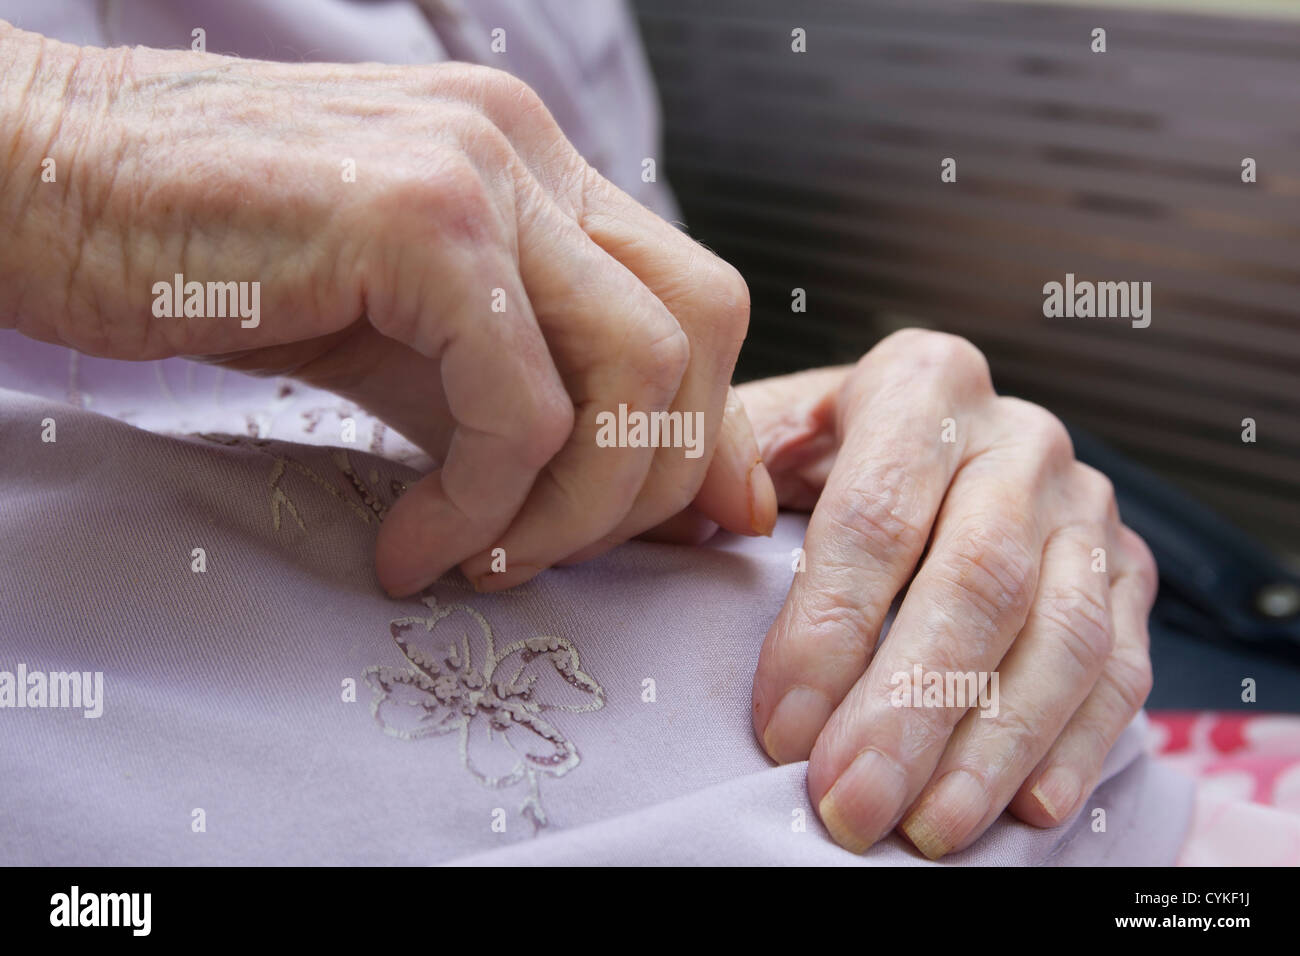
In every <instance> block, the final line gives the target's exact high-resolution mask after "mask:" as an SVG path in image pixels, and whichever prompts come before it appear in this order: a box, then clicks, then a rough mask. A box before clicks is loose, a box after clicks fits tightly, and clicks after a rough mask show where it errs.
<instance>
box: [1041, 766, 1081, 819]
mask: <svg viewBox="0 0 1300 956" xmlns="http://www.w3.org/2000/svg"><path fill="white" fill-rule="evenodd" d="M1082 790H1083V781H1082V780H1080V779H1079V775H1078V774H1077V773H1075V772H1074V771H1073V770H1071V769H1070V768H1069V767H1066V766H1064V765H1062V764H1058V765H1057V766H1055V767H1053V768H1052V769H1051V770H1049V771H1047V773H1045V774H1043V775H1042V776H1041V777H1040V778H1039V779H1038V783H1037V784H1035V786H1034V788H1033V789H1032V790H1030V791H1029V792H1030V793H1031V794H1032V795H1033V797H1034V799H1035V800H1037V801H1038V805H1039V806H1040V807H1042V808H1043V809H1044V810H1046V811H1047V815H1048V816H1049V817H1051V818H1052V819H1053V820H1055V821H1056V822H1057V823H1060V822H1061V821H1063V820H1064V819H1065V818H1066V817H1067V816H1069V815H1070V811H1071V810H1073V809H1074V805H1075V804H1076V803H1078V802H1079V794H1080V792H1081V791H1082Z"/></svg>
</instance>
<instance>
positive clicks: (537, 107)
mask: <svg viewBox="0 0 1300 956" xmlns="http://www.w3.org/2000/svg"><path fill="white" fill-rule="evenodd" d="M478 69H479V70H481V71H482V72H481V73H480V75H479V77H478V81H479V83H481V84H482V87H483V89H484V91H485V93H486V94H487V96H488V97H490V98H491V100H492V101H493V105H495V106H497V107H499V108H501V109H506V110H510V111H511V112H514V113H535V112H538V111H542V112H544V111H545V110H546V107H545V105H544V104H543V103H542V98H541V96H539V95H538V93H537V91H536V90H534V89H533V88H532V87H531V86H529V85H528V84H527V83H525V82H524V81H523V80H521V79H520V78H519V77H517V76H515V75H514V74H513V73H508V72H506V71H505V70H498V69H496V68H494V67H479V68H478Z"/></svg>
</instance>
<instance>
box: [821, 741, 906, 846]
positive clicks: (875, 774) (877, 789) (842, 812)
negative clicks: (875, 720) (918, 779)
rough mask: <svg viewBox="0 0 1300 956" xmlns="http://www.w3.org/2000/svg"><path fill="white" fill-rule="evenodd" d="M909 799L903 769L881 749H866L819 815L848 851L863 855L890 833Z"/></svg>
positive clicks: (824, 802) (844, 774) (857, 758)
mask: <svg viewBox="0 0 1300 956" xmlns="http://www.w3.org/2000/svg"><path fill="white" fill-rule="evenodd" d="M906 798H907V780H906V779H905V778H904V777H903V771H902V769H901V768H900V767H899V766H898V764H896V763H895V762H894V761H892V760H890V759H889V758H888V757H886V756H885V755H884V754H882V753H881V752H880V751H878V750H874V749H869V750H864V751H862V753H860V754H858V755H857V756H856V757H855V758H853V763H851V764H849V766H848V769H847V770H845V771H844V772H843V773H842V774H840V776H839V779H837V780H836V781H835V785H834V786H832V787H831V789H830V791H829V792H828V793H827V794H826V796H824V797H822V802H821V803H819V804H818V805H817V814H818V815H819V816H820V817H821V818H822V823H823V824H825V826H826V829H827V830H829V831H830V834H831V837H832V838H833V839H834V840H835V842H836V843H838V844H839V845H840V846H842V847H844V849H846V850H849V851H851V852H853V853H863V852H865V851H866V850H867V849H868V848H869V847H871V845H872V844H874V843H875V842H876V841H877V840H879V839H880V838H881V837H883V836H884V835H885V834H886V833H888V832H889V828H890V827H891V826H893V824H894V817H895V816H896V815H897V814H898V811H899V809H900V808H901V807H902V805H903V801H904V800H905V799H906Z"/></svg>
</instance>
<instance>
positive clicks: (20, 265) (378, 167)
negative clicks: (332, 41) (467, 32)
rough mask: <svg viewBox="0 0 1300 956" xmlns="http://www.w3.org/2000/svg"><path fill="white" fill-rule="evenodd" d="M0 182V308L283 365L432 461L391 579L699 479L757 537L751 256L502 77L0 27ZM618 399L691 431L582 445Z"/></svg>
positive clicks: (254, 364)
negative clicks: (715, 246)
mask: <svg viewBox="0 0 1300 956" xmlns="http://www.w3.org/2000/svg"><path fill="white" fill-rule="evenodd" d="M51 164H52V165H51ZM0 186H2V187H3V191H2V192H0V213H2V214H3V216H2V218H3V221H4V223H5V228H6V230H7V232H8V235H7V236H6V238H5V241H4V243H3V246H2V247H0V327H6V326H7V327H16V328H18V329H19V330H21V331H23V332H26V333H27V334H29V335H32V336H33V337H36V338H41V339H44V340H46V341H51V342H58V343H62V344H64V345H68V346H71V347H73V348H76V349H79V350H81V351H84V352H88V353H91V354H94V355H101V356H108V357H113V358H121V359H157V358H162V357H165V356H169V355H176V354H189V355H201V356H206V357H208V358H209V359H213V360H217V361H221V362H223V363H225V364H227V365H229V366H231V367H234V368H238V369H241V370H245V371H253V372H262V373H275V374H291V375H295V376H297V377H300V378H302V379H304V380H306V381H308V382H310V383H312V384H315V385H320V386H322V387H326V388H330V389H332V390H334V391H336V392H338V393H340V394H343V395H346V396H347V397H349V398H352V399H353V400H355V401H357V402H359V403H360V404H361V405H363V406H364V407H366V408H368V409H369V410H370V411H372V412H374V413H375V414H377V415H378V416H379V417H380V418H382V419H384V420H385V421H387V422H388V423H389V424H390V425H392V426H393V427H394V428H396V429H397V430H398V431H400V432H402V433H403V434H405V435H406V436H407V437H409V438H411V439H412V440H413V441H415V442H416V443H417V444H419V445H421V446H422V447H423V448H425V449H426V450H427V451H428V452H429V453H430V454H431V455H432V456H433V457H434V458H436V459H438V460H439V461H440V462H441V463H442V464H441V467H440V469H439V470H437V471H436V472H434V473H433V474H431V475H429V476H428V477H426V478H425V479H424V480H422V481H421V482H419V483H418V484H416V485H415V486H414V487H413V488H412V489H411V491H410V492H409V493H408V494H406V495H405V496H404V497H403V498H402V499H401V500H400V501H399V502H398V503H397V504H396V505H395V506H394V508H393V509H392V512H391V514H390V516H389V517H388V519H387V520H386V521H385V523H384V525H383V528H382V531H381V533H380V537H379V542H378V554H377V567H378V572H379V577H380V580H381V582H382V583H383V584H384V585H385V587H387V588H388V589H389V590H390V591H391V592H393V593H394V594H409V593H412V592H415V591H418V590H420V589H421V588H423V587H424V586H426V585H427V584H429V583H430V582H432V581H433V580H434V579H435V578H437V577H438V576H439V575H441V574H442V573H443V572H444V571H446V570H448V569H449V568H451V567H454V566H455V565H457V564H462V567H463V570H464V571H465V572H466V574H467V575H468V576H469V577H470V578H471V579H473V580H474V581H476V583H478V584H480V585H481V586H483V587H485V588H501V587H507V586H510V585H514V584H518V583H520V582H522V581H524V580H526V579H528V578H529V577H531V576H532V575H534V574H535V573H537V571H539V570H540V569H542V568H545V567H548V566H550V565H552V564H554V563H556V562H558V561H560V560H562V559H565V558H568V557H570V556H573V555H575V554H576V553H580V554H581V555H582V556H590V555H592V554H594V553H597V552H598V551H600V550H602V549H604V548H607V547H610V546H612V545H613V544H616V543H618V542H619V541H622V540H625V539H627V538H629V537H632V536H633V535H636V534H638V533H640V532H642V531H644V530H646V529H647V528H651V527H652V526H654V525H656V524H658V523H659V522H661V521H663V520H664V519H665V518H666V517H668V516H670V515H672V514H674V513H676V512H678V511H680V510H681V508H683V507H684V506H685V505H686V504H688V503H689V502H690V501H691V500H692V499H697V500H699V501H702V502H704V505H702V507H704V508H705V510H706V511H708V513H709V516H710V517H711V518H713V519H714V520H716V521H718V522H720V523H721V524H722V525H724V526H725V527H728V528H730V529H732V530H735V531H739V532H743V533H751V534H752V533H764V532H767V531H769V530H770V526H771V522H772V521H773V520H774V519H775V511H776V505H775V497H774V495H773V493H772V486H771V482H770V480H769V479H768V477H767V474H766V472H765V471H764V469H763V467H762V465H761V464H756V463H757V462H758V461H759V455H758V449H757V446H756V445H755V443H754V439H753V435H752V432H751V431H750V428H749V425H748V422H747V421H746V420H745V416H744V412H743V410H742V409H741V408H740V406H739V405H736V404H735V403H729V402H728V400H727V398H728V384H729V380H730V377H731V371H732V368H733V365H734V363H735V359H736V355H737V353H738V351H739V349H740V344H741V342H742V340H743V338H744V335H745V330H746V326H747V322H748V310H749V301H748V294H747V290H746V288H745V284H744V282H743V281H742V280H741V279H740V277H739V276H738V274H737V273H736V271H735V270H734V269H732V268H731V267H730V266H728V265H727V264H726V263H724V262H722V261H721V260H720V259H718V258H717V257H715V256H713V255H712V254H711V253H709V252H708V251H707V250H705V249H704V248H703V247H701V246H699V245H698V244H697V243H695V242H693V241H692V240H690V239H689V238H687V237H686V236H684V235H683V234H682V233H680V232H679V231H678V230H676V229H674V228H673V227H672V226H671V225H669V224H668V223H666V222H664V221H663V220H661V219H659V218H658V217H657V216H655V215H653V214H652V213H651V212H649V211H648V210H647V209H645V208H644V207H642V206H641V205H639V204H638V203H636V202H635V201H634V200H632V199H631V198H630V197H628V196H627V195H625V194H624V193H622V192H620V191H619V190H618V189H617V188H615V187H614V186H612V185H611V184H610V183H609V182H608V181H606V180H605V179H603V178H602V177H601V176H599V175H598V174H597V173H596V172H595V171H594V170H593V169H592V168H591V167H590V166H588V164H587V163H586V162H585V161H584V160H583V159H582V157H581V156H579V155H578V154H577V153H576V152H575V151H574V149H573V147H572V146H571V145H570V144H569V142H568V141H567V140H566V138H565V137H564V135H563V134H562V133H561V131H560V129H559V128H558V126H557V125H556V123H555V121H554V120H553V119H552V118H551V115H550V113H549V112H548V111H547V109H546V108H545V106H544V105H543V104H542V103H541V101H540V100H539V99H538V98H537V96H536V95H535V94H534V93H533V92H532V91H531V90H530V89H529V88H528V87H527V86H526V85H525V84H523V83H522V82H520V81H519V80H516V79H514V78H512V77H511V76H509V75H507V74H505V73H502V72H499V71H496V70H491V69H486V68H482V67H472V66H465V65H460V64H446V65H437V66H428V67H386V66H377V65H365V64H362V65H333V64H279V63H268V62H258V61H249V60H240V59H236V58H232V57H222V56H216V55H209V54H202V53H190V52H164V51H158V50H149V49H144V48H137V49H134V50H126V49H118V50H95V49H89V48H84V49H83V48H78V47H71V46H67V45H65V44H61V43H54V42H50V41H47V40H44V39H43V38H41V37H39V36H36V35H34V34H30V33H23V32H22V31H18V30H15V29H13V28H12V27H10V26H8V25H6V24H3V23H0ZM178 276H179V277H180V278H179V279H177V278H176V277H178ZM174 281H175V282H176V284H177V285H179V286H180V287H181V288H182V289H183V290H184V298H185V300H186V303H187V304H186V306H185V309H186V310H187V313H188V310H189V305H188V302H189V299H190V296H189V286H188V284H189V283H191V282H197V283H200V284H202V285H203V286H207V285H208V284H209V283H212V284H215V283H221V284H222V285H223V286H225V284H227V283H231V284H234V283H252V282H257V283H258V286H257V288H258V290H259V291H258V294H259V296H260V298H259V300H258V301H259V306H258V309H257V315H256V316H252V314H251V309H250V314H249V315H244V314H243V313H241V314H238V315H233V316H232V315H229V314H227V312H226V311H222V312H221V316H222V317H214V316H209V315H205V314H202V306H203V303H204V299H203V296H202V294H200V296H199V299H198V300H197V301H196V304H197V305H198V306H199V308H197V309H196V310H195V311H198V312H200V314H198V315H195V314H182V315H175V314H173V313H174V311H175V308H174V306H175V304H176V302H178V301H179V299H180V296H179V294H178V295H176V296H173V295H172V293H171V292H170V291H169V290H170V289H171V288H172V284H173V282H174ZM160 285H161V286H162V287H165V288H164V291H163V293H162V294H161V298H160V294H159V292H158V291H157V288H158V287H159V286H160ZM231 288H233V285H232V286H231ZM248 288H249V289H250V290H251V288H252V286H251V285H249V286H248ZM201 291H202V290H201V289H200V292H201ZM248 299H249V302H250V303H251V300H252V293H251V291H250V292H249V294H248ZM174 300H175V301H174ZM160 302H161V305H162V308H161V309H160V308H159V304H160ZM207 302H208V303H211V302H212V293H211V292H210V291H209V292H208V299H207ZM620 405H626V406H628V408H630V409H634V410H637V411H641V412H646V413H653V412H660V411H673V412H681V413H683V414H684V415H692V416H694V415H695V414H696V413H702V414H703V419H702V422H703V429H702V430H703V434H702V435H697V436H694V437H695V438H697V439H698V445H699V448H698V451H699V454H698V455H694V454H693V455H687V454H685V453H684V450H683V449H682V448H680V447H677V448H662V447H660V448H656V447H618V448H609V447H600V446H598V443H597V440H596V437H597V426H598V422H597V416H598V415H599V414H600V413H601V412H610V413H617V411H618V409H619V406H620ZM725 409H730V412H729V414H726V415H725V416H724V410H725ZM694 420H695V419H694V418H693V419H692V421H694ZM715 449H716V450H717V454H716V455H715V454H714V451H715ZM710 465H711V467H710ZM706 472H707V477H706ZM496 548H502V549H504V552H505V556H506V561H507V563H506V570H505V572H504V573H492V572H493V571H499V570H500V569H499V568H492V567H491V562H492V552H493V551H494V550H495V549H496Z"/></svg>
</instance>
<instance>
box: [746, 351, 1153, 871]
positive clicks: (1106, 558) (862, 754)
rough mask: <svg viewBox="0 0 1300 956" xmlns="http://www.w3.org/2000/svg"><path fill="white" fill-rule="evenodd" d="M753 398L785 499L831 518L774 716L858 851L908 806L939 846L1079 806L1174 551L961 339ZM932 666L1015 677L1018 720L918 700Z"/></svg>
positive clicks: (1138, 678) (846, 841)
mask: <svg viewBox="0 0 1300 956" xmlns="http://www.w3.org/2000/svg"><path fill="white" fill-rule="evenodd" d="M738 391H739V392H740V394H741V397H742V399H743V401H744V402H745V404H746V407H747V408H748V411H749V415H750V418H751V420H752V421H753V422H754V426H755V430H756V433H757V435H758V438H759V443H760V445H761V446H762V448H763V452H764V458H765V460H766V462H767V464H768V467H769V469H770V471H771V473H772V476H773V479H774V481H775V483H776V487H777V492H778V495H779V497H780V500H781V503H782V505H783V506H786V507H794V508H804V509H809V508H810V509H811V510H812V517H811V519H810V522H809V525H808V530H807V536H806V539H805V544H804V547H805V552H806V570H805V571H803V572H802V573H797V574H796V575H795V580H794V584H793V586H792V587H791V589H790V593H789V596H788V597H787V599H786V602H785V605H784V607H783V608H782V610H781V613H780V615H779V617H778V619H777V621H776V623H775V624H774V625H773V626H772V629H771V630H770V631H769V632H768V635H767V640H766V642H765V643H764V645H763V649H762V653H761V655H760V658H759V664H758V672H757V675H756V676H755V678H754V699H753V705H754V713H753V720H754V729H755V732H756V733H757V734H758V736H759V738H760V739H761V740H762V741H763V744H764V746H765V748H766V749H767V751H768V753H769V754H771V756H772V757H773V758H774V759H776V760H777V761H779V762H782V763H784V762H789V761H796V760H803V759H805V758H806V759H808V760H809V766H808V790H809V793H810V795H811V797H812V800H813V803H814V805H815V806H817V807H818V812H819V813H820V815H821V818H822V821H823V822H824V823H825V824H826V827H827V829H828V830H829V831H830V833H831V835H832V836H833V837H834V838H835V840H836V841H838V842H839V843H840V844H842V845H843V846H845V847H847V848H849V849H851V850H854V851H857V852H860V851H863V850H865V849H867V848H868V847H870V846H871V845H872V844H873V843H875V842H876V841H877V840H879V839H881V838H882V837H884V836H885V835H887V834H888V833H889V832H890V831H891V830H893V828H894V827H895V826H897V825H899V824H900V821H901V828H902V831H903V833H904V834H906V835H907V837H908V838H909V839H910V840H911V841H912V842H913V843H914V844H915V845H916V846H917V848H918V849H920V850H921V851H922V852H924V853H925V854H926V855H927V856H929V857H931V858H937V857H940V856H943V855H944V854H947V853H950V852H952V851H954V850H960V849H962V848H964V847H966V846H967V845H969V844H970V843H972V842H973V841H974V840H975V839H976V838H977V837H978V836H979V835H980V834H981V833H983V832H984V830H985V829H986V828H987V827H988V826H989V824H991V823H992V822H993V821H994V820H995V819H996V818H997V817H998V815H999V814H1000V813H1001V812H1002V811H1003V809H1004V808H1008V807H1009V808H1010V810H1011V812H1012V813H1014V814H1015V815H1016V816H1017V817H1019V818H1020V819H1022V820H1024V821H1026V822H1028V823H1031V824H1034V825H1036V826H1052V825H1054V824H1056V823H1059V822H1061V821H1063V820H1064V819H1066V818H1067V817H1069V816H1070V815H1071V814H1072V813H1073V812H1074V811H1075V810H1076V809H1077V808H1078V807H1079V806H1080V804H1081V803H1082V801H1083V799H1084V797H1085V795H1086V794H1087V793H1089V792H1090V791H1091V789H1092V788H1093V787H1094V786H1095V784H1096V783H1097V780H1098V777H1099V775H1100V772H1101V766H1102V760H1103V758H1104V757H1105V755H1106V753H1107V752H1108V751H1109V749H1110V747H1111V745H1112V744H1113V743H1114V741H1115V739H1116V737H1117V736H1118V735H1119V733H1120V732H1121V730H1123V728H1124V727H1125V726H1126V725H1127V724H1128V723H1129V721H1130V720H1131V719H1132V717H1133V715H1134V714H1135V713H1136V712H1137V710H1138V708H1139V707H1141V705H1142V703H1143V701H1144V700H1145V699H1146V696H1147V693H1148V691H1149V689H1150V686H1151V668H1150V662H1149V659H1148V655H1147V630H1146V620H1147V614H1148V612H1149V610H1150V607H1151V603H1152V600H1153V598H1154V593H1155V587H1156V573H1155V565H1154V562H1153V560H1152V558H1151V554H1150V552H1149V551H1148V549H1147V547H1146V545H1145V544H1144V543H1143V542H1142V540H1141V539H1140V538H1139V537H1138V536H1137V535H1136V534H1134V533H1133V532H1132V531H1131V530H1129V529H1128V528H1126V527H1125V526H1124V525H1123V524H1121V523H1120V520H1119V515H1118V512H1117V510H1116V505H1115V497H1114V494H1113V490H1112V487H1111V485H1110V482H1109V481H1108V480H1107V479H1106V478H1105V477H1104V476H1103V475H1101V474H1100V473H1099V472H1097V471H1095V470H1093V469H1092V468H1090V467H1088V466H1086V465H1083V464H1080V463H1079V462H1077V461H1075V459H1074V453H1073V449H1072V447H1071V444H1070V440H1069V436H1068V434H1067V433H1066V431H1065V428H1064V427H1063V426H1062V425H1061V423H1060V422H1059V421H1058V420H1057V419H1056V418H1054V417H1053V416H1052V415H1050V414H1049V413H1047V412H1046V411H1044V410H1043V409H1041V408H1038V407H1036V406H1034V405H1030V404H1028V403H1026V402H1023V401H1019V400H1017V399H1013V398H1000V397H998V396H997V395H995V394H994V391H993V387H992V384H991V382H990V380H989V372H988V366H987V364H986V363H985V361H984V358H983V356H982V355H981V354H980V353H979V351H978V350H977V349H976V348H975V347H974V346H972V345H971V344H970V343H968V342H966V341H965V340H963V339H959V338H955V337H952V336H948V335H941V334H937V333H931V332H920V331H914V330H911V331H906V332H901V333H898V334H895V335H892V336H890V337H889V338H887V339H885V340H884V341H883V342H881V343H880V344H879V345H878V346H876V347H875V348H874V349H872V350H871V352H869V353H868V354H867V355H866V356H865V357H864V358H863V359H862V360H861V361H860V362H858V364H857V365H856V366H854V367H853V368H840V369H826V370H817V371H812V372H806V373H803V374H799V375H792V376H789V377H787V378H779V379H771V380H767V381H762V382H757V383H752V384H750V385H746V386H742V387H741V388H740V389H738ZM945 439H950V440H945ZM903 592H905V596H904V597H903V599H902V603H901V605H900V606H899V608H898V611H897V616H896V617H895V619H894V621H893V624H892V627H891V628H890V629H889V632H888V636H887V638H886V639H885V640H884V641H883V642H882V643H880V645H879V647H877V640H878V638H879V636H880V633H881V628H882V626H883V625H884V623H885V619H886V615H887V613H888V612H889V610H890V606H891V604H892V603H893V601H894V599H895V596H897V595H899V594H900V593H903ZM916 665H919V666H920V669H921V671H922V673H923V674H930V673H938V674H941V675H945V678H946V676H947V675H955V674H959V673H969V672H975V673H977V674H979V673H990V672H994V671H996V672H997V675H998V684H997V685H996V687H997V691H998V693H997V694H996V696H995V695H993V694H992V693H990V691H991V690H992V689H993V687H994V686H995V685H993V684H992V683H991V680H990V682H989V683H988V684H986V685H985V697H984V698H983V699H984V701H985V702H986V703H989V704H992V703H996V704H997V705H998V706H997V708H996V714H995V715H994V709H993V708H992V707H986V708H985V711H986V713H988V714H989V716H981V714H980V707H979V706H978V702H977V701H971V702H972V703H976V706H975V707H974V708H970V709H968V708H966V707H961V706H952V703H953V701H954V699H955V698H950V699H946V700H945V701H944V703H946V704H948V706H922V707H904V706H896V704H898V703H900V702H901V701H904V700H907V701H910V702H915V698H914V697H913V696H912V693H911V690H910V686H909V684H908V683H907V682H906V681H902V680H901V679H900V678H899V677H897V676H896V675H905V676H906V678H907V679H908V681H911V680H912V678H913V677H914V675H915V673H916V671H915V669H914V668H915V667H916ZM904 689H906V690H907V695H906V697H904V696H902V695H901V694H900V691H902V690H904Z"/></svg>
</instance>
